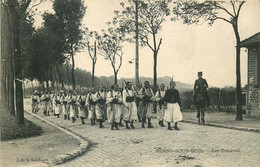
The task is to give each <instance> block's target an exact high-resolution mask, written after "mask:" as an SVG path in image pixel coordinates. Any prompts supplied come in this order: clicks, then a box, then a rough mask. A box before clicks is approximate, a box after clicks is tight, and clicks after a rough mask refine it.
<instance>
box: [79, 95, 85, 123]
mask: <svg viewBox="0 0 260 167" xmlns="http://www.w3.org/2000/svg"><path fill="white" fill-rule="evenodd" d="M86 101H87V96H86V94H85V93H84V92H81V94H80V95H79V96H78V99H77V104H78V111H79V117H80V119H81V123H82V125H84V124H85V121H84V119H85V118H86V114H87V109H86Z"/></svg>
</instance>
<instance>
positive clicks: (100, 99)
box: [94, 85, 106, 128]
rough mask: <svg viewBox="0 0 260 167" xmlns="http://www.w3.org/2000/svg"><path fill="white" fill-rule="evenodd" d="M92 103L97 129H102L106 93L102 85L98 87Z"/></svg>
mask: <svg viewBox="0 0 260 167" xmlns="http://www.w3.org/2000/svg"><path fill="white" fill-rule="evenodd" d="M94 102H96V106H95V108H96V109H95V112H96V117H97V121H98V122H99V128H104V126H103V124H102V123H103V121H104V120H105V118H104V117H105V109H106V107H105V104H106V91H105V87H104V85H100V86H99V91H98V92H97V93H96V94H95V95H94Z"/></svg>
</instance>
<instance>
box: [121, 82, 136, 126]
mask: <svg viewBox="0 0 260 167" xmlns="http://www.w3.org/2000/svg"><path fill="white" fill-rule="evenodd" d="M134 95H135V93H134V90H133V88H132V83H131V82H127V83H126V88H125V90H124V91H123V103H124V106H125V115H124V121H125V123H126V129H130V127H131V128H132V129H134V128H135V127H134V121H136V120H137V119H138V117H137V106H136V103H135V97H134ZM128 123H131V124H130V127H129V126H128Z"/></svg>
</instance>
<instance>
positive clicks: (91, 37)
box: [86, 29, 98, 87]
mask: <svg viewBox="0 0 260 167" xmlns="http://www.w3.org/2000/svg"><path fill="white" fill-rule="evenodd" d="M97 37H98V34H97V32H95V31H89V30H88V29H86V43H87V48H88V54H89V57H90V58H91V60H92V79H91V86H92V87H94V83H95V65H96V62H97V42H96V38H97Z"/></svg>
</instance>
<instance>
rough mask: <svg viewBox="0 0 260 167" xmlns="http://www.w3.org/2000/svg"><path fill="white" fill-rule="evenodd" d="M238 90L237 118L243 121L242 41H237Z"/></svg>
mask: <svg viewBox="0 0 260 167" xmlns="http://www.w3.org/2000/svg"><path fill="white" fill-rule="evenodd" d="M236 76H237V82H236V92H237V114H236V120H238V121H241V120H243V118H242V90H241V74H240V42H239V43H237V49H236Z"/></svg>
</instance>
